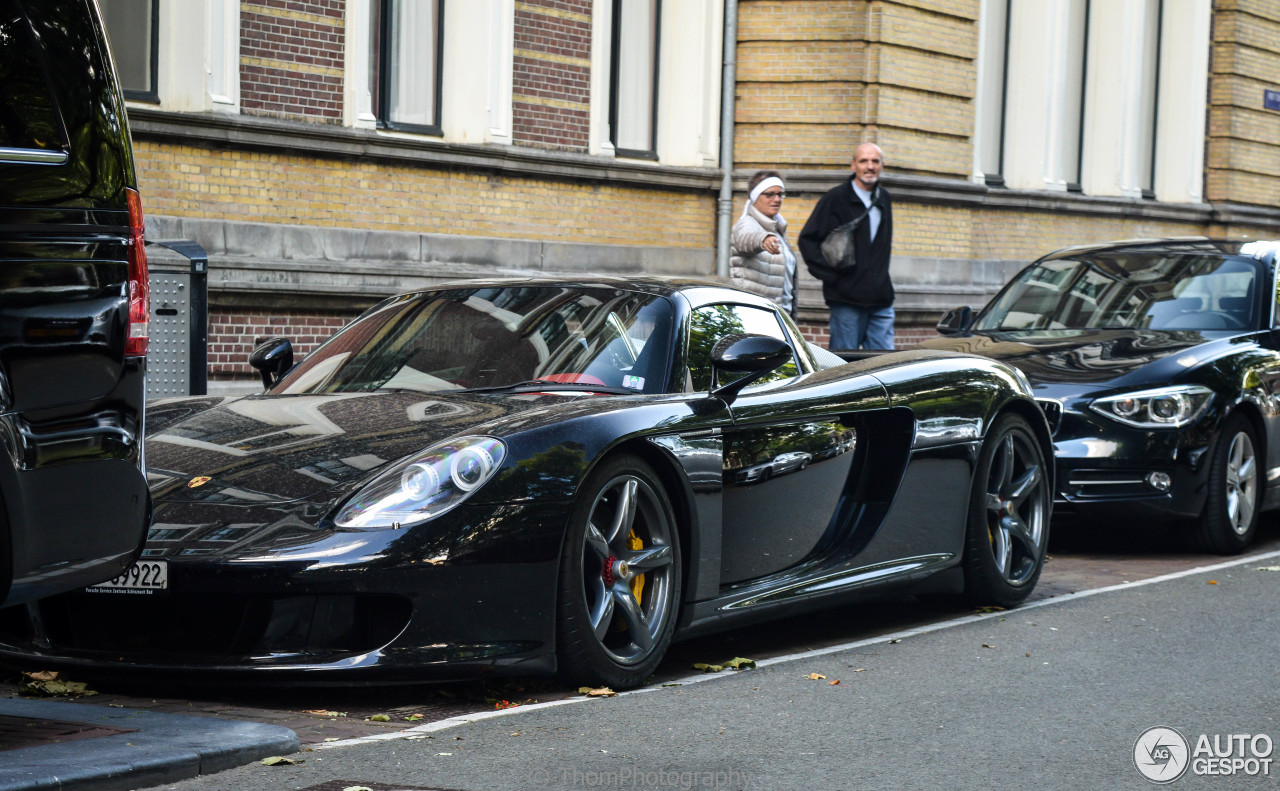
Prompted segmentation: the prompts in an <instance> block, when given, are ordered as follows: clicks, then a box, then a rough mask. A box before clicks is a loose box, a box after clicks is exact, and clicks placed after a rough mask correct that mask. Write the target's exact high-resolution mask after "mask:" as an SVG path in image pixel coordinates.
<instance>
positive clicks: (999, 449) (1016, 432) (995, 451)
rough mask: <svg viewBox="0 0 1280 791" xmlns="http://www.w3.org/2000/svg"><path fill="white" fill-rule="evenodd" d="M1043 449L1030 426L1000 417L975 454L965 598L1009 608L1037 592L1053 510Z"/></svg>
mask: <svg viewBox="0 0 1280 791" xmlns="http://www.w3.org/2000/svg"><path fill="white" fill-rule="evenodd" d="M1051 498H1052V493H1051V491H1050V487H1049V475H1048V466H1047V464H1046V461H1045V455H1044V450H1043V449H1042V448H1041V447H1040V443H1039V442H1037V441H1036V436H1035V433H1034V432H1033V431H1032V429H1031V426H1030V424H1028V423H1027V421H1026V420H1024V419H1023V418H1021V417H1019V416H1017V415H1013V414H1007V415H1003V416H1001V417H1000V418H998V419H997V420H996V421H995V422H994V423H993V424H992V427H991V430H990V431H989V432H988V434H987V439H986V441H985V442H984V443H983V445H982V451H981V453H980V454H979V456H978V467H977V470H976V471H975V474H974V476H973V489H972V493H971V496H970V499H969V519H968V524H967V526H966V529H965V547H964V561H963V564H964V579H965V597H966V598H968V599H969V600H970V601H971V602H973V603H974V604H986V605H998V606H1001V607H1013V606H1016V605H1018V604H1021V603H1022V602H1023V601H1024V600H1025V599H1026V598H1027V596H1029V595H1031V591H1032V590H1033V589H1034V588H1035V585H1036V581H1037V580H1038V579H1039V578H1040V571H1041V569H1043V568H1044V554H1045V547H1046V545H1047V544H1048V541H1049V512H1050V508H1051V506H1052V499H1051Z"/></svg>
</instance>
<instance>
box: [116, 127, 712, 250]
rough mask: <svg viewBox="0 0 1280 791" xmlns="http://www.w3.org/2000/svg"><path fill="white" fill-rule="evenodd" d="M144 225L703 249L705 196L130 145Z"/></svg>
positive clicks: (708, 196)
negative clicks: (202, 221) (204, 223)
mask: <svg viewBox="0 0 1280 791" xmlns="http://www.w3.org/2000/svg"><path fill="white" fill-rule="evenodd" d="M134 153H135V155H136V157H137V162H138V179H139V182H140V185H141V190H142V194H143V196H144V202H145V209H146V211H147V212H148V213H149V214H163V215H169V216H174V217H201V218H218V219H225V220H232V221H244V222H270V223H287V224H298V225H323V226H332V227H341V228H363V229H368V230H374V231H393V230H394V231H413V232H421V233H449V234H459V235H463V236H494V237H503V238H513V239H531V240H539V241H572V242H580V243H595V244H620V245H654V244H658V245H660V246H663V247H684V248H700V249H708V248H710V247H712V246H714V244H715V219H714V218H715V211H716V209H715V195H714V194H712V193H710V192H708V193H704V194H699V193H692V192H684V191H663V190H653V189H640V188H629V187H616V186H610V185H607V184H591V183H576V182H572V181H564V180H549V179H548V180H544V179H534V178H519V177H512V176H503V175H497V174H492V173H483V172H458V171H445V170H432V169H427V168H416V167H410V166H398V165H391V164H385V163H376V162H350V161H345V160H336V159H334V160H326V159H317V158H313V157H302V156H289V155H284V154H273V153H259V152H251V151H238V150H223V149H218V150H214V149H207V148H199V147H194V146H180V145H172V144H166V143H158V142H155V141H150V140H137V141H135V144H134Z"/></svg>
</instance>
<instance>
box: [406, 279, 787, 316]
mask: <svg viewBox="0 0 1280 791" xmlns="http://www.w3.org/2000/svg"><path fill="white" fill-rule="evenodd" d="M457 288H611V289H616V290H619V291H634V292H638V293H642V294H652V295H654V296H660V297H672V296H676V295H680V296H681V297H683V298H684V299H685V300H687V301H688V302H689V304H690V306H691V307H694V308H697V307H700V306H702V305H708V304H712V303H718V302H734V303H741V304H747V305H755V306H757V307H762V308H772V307H775V305H774V302H773V301H772V300H770V299H767V298H766V297H762V296H760V295H758V294H752V293H751V292H749V291H743V290H741V289H737V288H733V287H731V286H727V285H725V284H723V283H717V282H715V281H714V280H703V279H700V278H694V277H688V276H674V275H673V276H669V277H664V276H662V275H637V276H634V277H631V276H629V277H611V276H596V275H585V276H583V277H568V276H560V277H557V276H539V277H492V278H482V279H475V280H453V281H449V282H447V283H440V284H439V285H435V286H432V287H431V288H426V289H422V292H423V293H427V292H431V291H443V290H448V289H457Z"/></svg>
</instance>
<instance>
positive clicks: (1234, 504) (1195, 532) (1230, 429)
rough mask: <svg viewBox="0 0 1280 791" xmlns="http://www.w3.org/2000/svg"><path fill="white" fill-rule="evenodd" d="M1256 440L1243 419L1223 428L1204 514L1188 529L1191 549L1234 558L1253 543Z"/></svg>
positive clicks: (1234, 419)
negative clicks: (1233, 556)
mask: <svg viewBox="0 0 1280 791" xmlns="http://www.w3.org/2000/svg"><path fill="white" fill-rule="evenodd" d="M1260 477H1261V473H1260V471H1259V469H1258V438H1257V434H1255V433H1254V430H1253V426H1252V425H1251V424H1250V423H1249V421H1248V420H1247V419H1246V418H1245V417H1243V416H1242V415H1238V414H1236V415H1232V416H1231V417H1229V418H1227V421H1226V422H1225V423H1224V424H1223V426H1222V432H1221V433H1220V434H1219V435H1218V444H1217V445H1216V446H1215V447H1214V449H1213V457H1212V459H1211V460H1210V462H1209V482H1208V487H1209V488H1208V492H1207V494H1206V496H1205V503H1204V513H1203V514H1202V515H1201V517H1200V520H1199V523H1198V524H1192V525H1190V527H1189V530H1188V534H1187V537H1188V539H1189V540H1190V544H1191V546H1192V548H1194V549H1196V550H1199V551H1202V552H1215V553H1217V554H1219V555H1236V554H1239V553H1241V552H1243V551H1244V550H1245V549H1246V548H1248V546H1249V545H1250V544H1252V543H1253V539H1254V536H1255V535H1257V532H1258V511H1259V510H1261V509H1260V508H1259V505H1261V502H1260V500H1259V495H1260V493H1261V491H1262V490H1261V488H1260V487H1259V485H1258V484H1259V482H1260Z"/></svg>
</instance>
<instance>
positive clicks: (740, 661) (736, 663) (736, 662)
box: [724, 656, 756, 670]
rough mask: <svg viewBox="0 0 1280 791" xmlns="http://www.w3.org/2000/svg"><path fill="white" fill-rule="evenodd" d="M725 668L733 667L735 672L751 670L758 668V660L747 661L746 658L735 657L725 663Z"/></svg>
mask: <svg viewBox="0 0 1280 791" xmlns="http://www.w3.org/2000/svg"><path fill="white" fill-rule="evenodd" d="M724 666H725V667H731V668H733V669H734V670H751V669H754V668H755V666H756V660H754V659H747V658H746V657H745V656H735V657H734V658H733V659H730V660H729V661H728V662H725V663H724Z"/></svg>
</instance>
